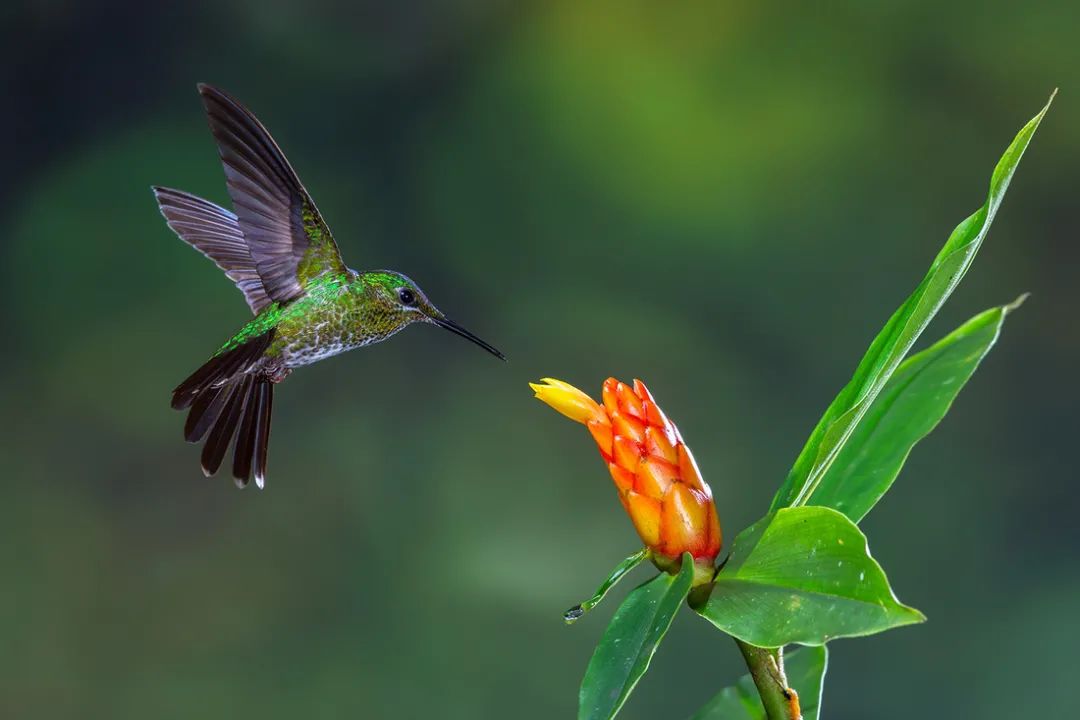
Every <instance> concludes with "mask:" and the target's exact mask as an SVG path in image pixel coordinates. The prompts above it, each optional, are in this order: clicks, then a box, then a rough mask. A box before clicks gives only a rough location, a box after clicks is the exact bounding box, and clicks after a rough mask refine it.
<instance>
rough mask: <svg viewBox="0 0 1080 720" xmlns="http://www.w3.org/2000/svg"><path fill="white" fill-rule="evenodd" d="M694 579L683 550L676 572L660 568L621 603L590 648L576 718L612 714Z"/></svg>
mask: <svg viewBox="0 0 1080 720" xmlns="http://www.w3.org/2000/svg"><path fill="white" fill-rule="evenodd" d="M693 580H694V560H693V558H692V557H690V554H689V553H686V554H684V555H683V559H682V567H681V568H680V570H679V574H678V575H669V574H667V573H660V574H659V575H657V576H656V577H655V578H653V579H652V580H650V581H648V582H647V583H644V584H643V585H639V586H638V587H636V588H635V589H634V590H633V591H632V592H631V593H630V594H629V595H627V596H626V600H624V601H623V604H622V605H621V606H619V609H618V610H617V611H616V612H615V617H613V618H612V619H611V624H610V625H608V627H607V630H605V631H604V636H603V637H602V638H600V643H599V644H598V645H597V646H596V650H595V651H594V652H593V656H592V660H590V661H589V667H588V669H586V670H585V678H584V679H583V680H582V681H581V692H580V694H579V695H578V720H606V719H607V718H612V717H615V713H617V712H619V709H620V708H622V706H623V704H624V703H625V702H626V699H627V698H628V697H630V693H631V692H633V690H634V686H635V685H637V683H638V680H640V679H641V676H642V675H644V674H645V671H646V670H648V669H649V662H650V661H651V660H652V656H653V654H654V653H656V648H657V647H659V646H660V641H661V640H663V639H664V635H665V634H666V633H667V631H668V628H669V627H671V621H672V620H673V619H674V618H675V613H677V612H678V611H679V607H680V606H681V605H682V603H683V601H684V600H686V596H687V595H688V594H689V593H690V586H691V584H692V583H693Z"/></svg>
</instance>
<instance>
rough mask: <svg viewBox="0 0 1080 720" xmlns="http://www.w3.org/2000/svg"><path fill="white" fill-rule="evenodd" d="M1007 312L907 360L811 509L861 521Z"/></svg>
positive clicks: (995, 312)
mask: <svg viewBox="0 0 1080 720" xmlns="http://www.w3.org/2000/svg"><path fill="white" fill-rule="evenodd" d="M1023 301H1024V298H1023V297H1021V298H1019V299H1018V300H1017V301H1016V302H1014V303H1013V304H1011V305H1004V306H1002V307H996V308H992V309H990V310H987V311H986V312H983V313H981V314H979V315H976V316H975V317H973V318H972V319H970V320H968V321H967V322H966V323H964V324H963V325H961V326H960V327H959V328H957V329H956V330H953V331H952V332H951V333H950V334H948V335H946V336H945V337H944V338H942V339H941V340H939V341H938V342H937V344H936V345H933V346H932V347H930V348H927V349H926V350H923V351H922V352H920V353H918V354H917V355H912V356H911V357H910V358H908V359H907V360H905V361H904V362H903V363H902V364H901V365H900V367H899V368H897V369H896V372H895V373H894V374H893V376H892V377H891V378H890V379H889V382H888V383H887V384H886V385H885V387H884V388H883V389H882V391H881V394H880V395H878V397H877V399H876V400H875V401H874V403H873V405H871V406H870V409H869V410H868V411H867V413H866V415H865V416H863V419H862V422H861V423H859V426H858V427H857V428H855V431H854V432H853V433H852V434H851V437H850V438H849V439H848V441H847V444H845V445H844V447H843V449H842V450H841V451H840V454H839V455H837V458H836V462H835V463H833V465H832V467H831V468H829V470H828V471H827V472H826V473H825V475H824V476H823V477H822V478H821V483H820V484H819V485H818V487H817V490H815V491H814V493H813V494H812V495H811V496H810V501H809V503H808V504H810V505H824V506H826V507H831V508H835V509H836V510H839V511H840V512H842V513H844V514H845V515H847V516H848V517H849V518H851V519H852V520H853V521H854V522H859V521H860V520H862V519H863V517H864V516H865V515H866V513H868V512H870V509H871V508H872V507H874V505H875V504H877V501H878V500H880V499H881V496H882V495H884V494H885V492H886V491H887V490H888V489H889V487H890V486H891V485H892V484H893V481H894V480H895V479H896V476H897V475H898V474H899V472H900V468H902V467H903V466H904V461H905V460H907V456H908V454H909V453H910V452H911V448H912V447H913V446H914V445H915V443H917V442H919V441H920V440H922V439H923V438H924V437H926V436H927V435H928V434H929V433H930V431H931V430H933V429H934V428H935V427H936V426H937V424H938V423H939V422H940V421H941V419H942V418H943V417H945V413H946V412H948V410H949V407H950V406H951V405H952V403H953V400H954V399H955V398H956V396H957V394H959V392H960V389H961V388H962V387H964V384H965V383H966V382H967V381H968V379H969V378H970V377H971V375H972V374H973V373H974V372H975V369H976V368H977V367H978V366H979V363H980V362H981V361H982V359H983V358H984V357H986V354H987V353H988V352H990V348H991V347H993V346H994V343H995V342H996V341H997V339H998V335H999V334H1000V333H1001V327H1002V325H1003V324H1004V323H1005V316H1006V315H1008V314H1009V313H1010V312H1011V311H1012V310H1015V309H1016V308H1017V307H1019V305H1020V303H1022V302H1023Z"/></svg>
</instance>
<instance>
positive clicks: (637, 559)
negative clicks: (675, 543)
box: [563, 548, 649, 625]
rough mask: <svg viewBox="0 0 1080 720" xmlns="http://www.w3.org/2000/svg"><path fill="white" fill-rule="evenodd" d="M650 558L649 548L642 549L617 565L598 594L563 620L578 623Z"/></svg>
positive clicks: (571, 609)
mask: <svg viewBox="0 0 1080 720" xmlns="http://www.w3.org/2000/svg"><path fill="white" fill-rule="evenodd" d="M648 557H649V548H641V549H640V550H638V551H637V552H636V553H634V554H633V555H631V556H630V557H628V558H626V559H625V560H623V561H622V562H621V563H619V564H618V565H616V566H615V569H614V570H612V571H611V574H610V575H608V576H607V579H606V580H604V582H602V583H600V587H599V588H597V589H596V593H595V594H594V595H593V596H592V597H591V598H589V599H588V600H586V601H585V602H583V603H581V604H580V605H575V606H574V607H572V608H570V609H569V610H567V611H566V612H564V613H563V620H565V621H566V624H567V625H570V624H572V623H574V622H576V621H577V620H578V618H580V617H581V616H582V615H584V614H585V613H587V612H589V611H590V610H592V609H593V608H594V607H596V606H597V605H598V604H599V603H600V601H601V600H603V599H604V596H605V595H607V594H608V590H611V588H613V587H615V584H616V583H618V582H619V581H620V580H622V579H623V578H624V577H625V576H626V574H627V573H629V572H630V571H631V570H633V569H634V568H636V567H637V566H638V565H640V564H641V563H642V562H643V561H644V560H645V559H646V558H648Z"/></svg>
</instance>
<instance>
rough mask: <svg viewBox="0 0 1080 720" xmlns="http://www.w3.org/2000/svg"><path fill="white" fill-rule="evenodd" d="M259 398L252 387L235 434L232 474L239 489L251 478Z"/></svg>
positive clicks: (258, 393)
mask: <svg viewBox="0 0 1080 720" xmlns="http://www.w3.org/2000/svg"><path fill="white" fill-rule="evenodd" d="M263 382H265V381H263ZM259 383H260V380H256V381H255V384H256V385H258V384H259ZM259 397H260V392H259V388H258V387H253V388H252V389H251V393H250V394H249V395H248V398H247V404H246V405H245V406H244V417H243V419H241V421H240V429H239V430H238V431H237V433H236V448H235V449H234V450H233V466H232V474H233V478H235V480H236V484H237V485H238V486H239V487H244V486H246V485H247V484H248V480H249V479H250V478H251V462H252V459H253V456H254V454H255V432H256V430H257V427H258V417H259Z"/></svg>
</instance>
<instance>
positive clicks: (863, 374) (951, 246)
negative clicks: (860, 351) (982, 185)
mask: <svg viewBox="0 0 1080 720" xmlns="http://www.w3.org/2000/svg"><path fill="white" fill-rule="evenodd" d="M1053 99H1054V98H1053V95H1051V96H1050V100H1049V101H1047V103H1046V106H1045V107H1043V109H1042V110H1041V111H1040V112H1039V114H1038V115H1036V116H1035V117H1034V118H1032V119H1031V121H1030V122H1028V124H1027V125H1025V126H1024V127H1023V129H1022V130H1020V132H1019V134H1017V136H1016V138H1015V139H1014V140H1013V142H1012V144H1011V145H1009V148H1008V149H1007V150H1006V151H1005V154H1004V155H1003V156H1002V157H1001V160H999V161H998V164H997V167H995V168H994V173H993V175H992V176H991V178H990V193H989V196H988V197H987V200H986V204H985V205H983V206H982V207H981V208H979V209H978V210H977V211H976V212H975V214H974V215H971V216H970V217H968V218H967V219H966V220H964V221H963V222H962V223H960V224H959V225H958V226H957V227H956V229H955V230H953V232H952V235H950V236H949V239H948V241H947V242H946V243H945V246H944V247H943V248H942V249H941V251H940V252H939V253H938V255H937V257H936V258H934V262H933V263H932V264H931V265H930V270H929V271H928V272H927V274H926V277H925V278H923V281H922V282H921V283H919V286H918V287H917V288H915V291H914V292H913V293H912V294H911V295H910V296H909V297H908V298H907V300H905V301H904V303H903V304H902V305H901V306H900V307H899V308H898V309H897V310H896V312H895V313H893V316H892V317H891V318H889V321H888V322H887V323H886V324H885V327H884V328H883V329H882V330H881V332H880V333H878V336H877V337H876V338H874V341H873V342H872V343H871V344H870V349H869V350H867V351H866V355H864V356H863V359H862V361H860V362H859V366H858V367H857V368H856V369H855V374H854V376H853V377H852V378H851V381H850V382H848V384H847V385H846V386H844V389H843V390H841V391H840V394H839V395H837V396H836V398H835V399H834V400H833V401H832V404H830V405H829V407H828V409H827V410H826V411H825V414H824V415H823V416H822V418H821V420H820V421H818V424H817V427H815V428H814V431H813V432H812V433H811V434H810V439H809V440H807V442H806V446H805V447H804V448H803V449H802V452H800V453H799V457H798V458H797V459H796V460H795V465H794V466H793V467H792V468H791V472H789V473H788V476H787V479H785V480H784V484H783V485H782V486H781V487H780V489H779V490H778V491H777V493H776V497H775V498H773V503H772V507H771V508H770V509H771V510H778V509H779V508H782V507H790V506H798V505H805V504H807V501H808V500H809V498H810V496H811V495H812V494H813V493H814V491H815V490H816V489H817V487H818V484H819V483H820V482H821V479H822V477H824V475H825V474H826V473H827V472H828V471H829V468H830V467H831V466H832V464H833V462H834V461H835V460H836V458H837V455H839V453H840V451H841V449H842V448H843V446H844V444H845V443H846V442H847V441H848V439H849V438H850V437H851V434H852V432H853V431H854V430H855V427H856V426H857V425H858V424H859V422H860V421H861V420H862V418H863V416H864V415H865V414H866V411H867V410H868V409H869V407H870V405H871V404H872V403H873V402H874V399H875V398H876V397H877V395H878V393H879V392H880V391H881V388H882V387H884V385H885V383H886V382H887V381H888V379H889V377H890V376H891V375H892V374H893V371H895V370H896V367H897V366H898V365H899V364H900V361H901V360H902V359H903V358H904V356H905V355H906V354H907V352H908V350H910V349H911V346H912V344H913V343H914V342H915V340H916V339H917V338H918V337H919V335H920V334H921V333H922V331H923V330H924V329H925V328H926V326H927V324H928V323H929V322H930V320H931V319H932V318H933V317H934V315H935V314H937V311H938V310H939V309H940V308H941V306H942V305H943V304H944V303H945V301H946V300H947V299H948V297H949V295H951V294H952V291H953V290H954V289H955V288H956V286H957V284H958V283H959V282H960V280H961V279H962V278H963V277H964V274H965V273H966V272H967V270H968V268H969V267H970V266H971V262H972V260H974V259H975V254H976V253H977V252H978V251H979V247H980V246H981V245H982V242H983V239H984V238H985V237H986V233H987V232H988V231H989V230H990V224H991V222H993V220H994V215H995V214H996V213H997V210H998V207H1000V205H1001V201H1002V199H1003V198H1004V197H1005V191H1006V190H1007V189H1008V187H1009V181H1010V180H1011V179H1012V176H1013V172H1015V170H1016V166H1017V164H1018V163H1019V162H1020V158H1021V156H1023V154H1024V150H1025V149H1026V148H1027V146H1028V143H1029V142H1030V141H1031V137H1032V135H1034V133H1035V130H1036V129H1037V128H1038V127H1039V123H1040V122H1041V121H1042V119H1043V116H1044V115H1045V114H1046V111H1047V110H1048V109H1049V108H1050V103H1051V102H1053Z"/></svg>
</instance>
